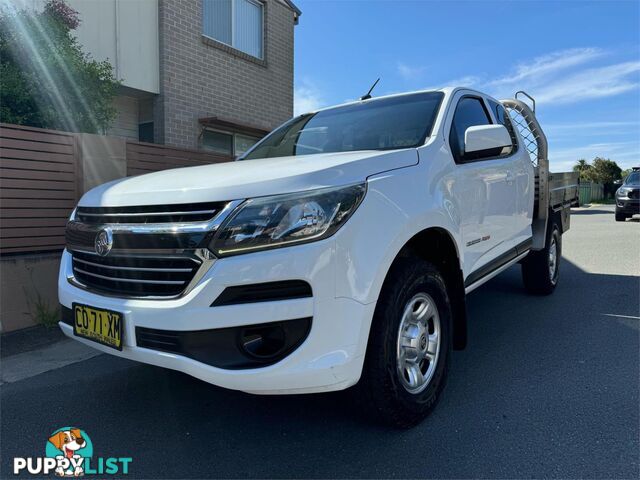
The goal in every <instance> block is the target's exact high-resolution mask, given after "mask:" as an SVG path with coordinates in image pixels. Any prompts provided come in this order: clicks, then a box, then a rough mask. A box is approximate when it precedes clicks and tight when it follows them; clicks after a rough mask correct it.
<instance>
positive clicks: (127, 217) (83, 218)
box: [76, 202, 225, 225]
mask: <svg viewBox="0 0 640 480" xmlns="http://www.w3.org/2000/svg"><path fill="white" fill-rule="evenodd" d="M224 205H225V204H224V203H222V202H213V203H212V202H209V203H189V204H178V205H148V206H137V207H78V210H77V211H76V220H77V221H80V222H82V223H85V224H89V225H91V224H100V225H102V224H117V223H127V224H132V223H133V224H138V223H140V224H146V223H189V222H204V221H207V220H210V219H212V218H213V217H214V216H215V215H216V214H217V213H218V212H219V211H220V210H222V208H223V207H224Z"/></svg>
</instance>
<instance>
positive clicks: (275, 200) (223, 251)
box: [209, 184, 366, 257]
mask: <svg viewBox="0 0 640 480" xmlns="http://www.w3.org/2000/svg"><path fill="white" fill-rule="evenodd" d="M365 192H366V186H365V184H361V185H351V186H349V187H339V188H323V189H319V190H312V191H310V192H301V193H292V194H287V195H274V196H272V197H260V198H252V199H249V200H247V201H246V202H244V203H243V204H242V205H240V206H239V207H238V210H237V211H236V212H234V213H233V214H232V215H231V217H230V218H229V219H228V220H227V221H226V222H225V223H224V224H223V225H222V226H221V227H220V230H219V231H218V233H217V234H216V235H215V237H214V238H213V240H212V241H211V243H210V245H209V249H210V250H211V251H212V252H214V253H215V254H216V255H218V256H220V257H223V256H225V255H236V254H239V253H245V252H252V251H256V250H264V249H267V248H276V247H283V246H286V245H292V244H296V243H304V242H310V241H313V240H320V239H323V238H327V237H329V236H330V235H333V234H334V233H335V232H336V231H337V230H338V229H339V228H340V227H341V226H342V225H343V224H344V223H345V222H346V221H347V220H348V219H349V217H350V216H351V214H352V213H353V212H354V211H355V210H356V208H358V205H360V202H361V201H362V198H363V197H364V194H365Z"/></svg>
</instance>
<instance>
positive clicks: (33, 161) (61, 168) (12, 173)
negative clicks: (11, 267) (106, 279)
mask: <svg viewBox="0 0 640 480" xmlns="http://www.w3.org/2000/svg"><path fill="white" fill-rule="evenodd" d="M79 178H81V175H80V172H79V163H78V152H77V146H76V139H75V136H74V135H73V134H69V133H64V132H55V131H51V130H43V129H39V128H29V127H19V126H16V125H7V124H1V125H0V253H12V252H28V251H34V250H52V249H58V248H60V247H61V246H62V245H64V227H65V224H66V222H67V218H68V217H69V213H70V212H71V210H73V207H74V206H75V204H76V202H77V201H78V197H79V193H80V192H79V189H78V181H79V180H78V179H79Z"/></svg>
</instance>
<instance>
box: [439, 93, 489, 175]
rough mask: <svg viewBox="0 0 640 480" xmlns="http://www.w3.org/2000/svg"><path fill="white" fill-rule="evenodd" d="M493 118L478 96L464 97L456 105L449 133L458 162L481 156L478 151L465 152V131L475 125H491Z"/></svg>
mask: <svg viewBox="0 0 640 480" xmlns="http://www.w3.org/2000/svg"><path fill="white" fill-rule="evenodd" d="M490 124H491V120H490V118H489V115H488V114H487V111H486V110H485V108H484V104H483V103H482V100H480V99H479V98H477V97H463V98H462V99H461V100H460V101H459V102H458V105H457V106H456V111H455V113H454V114H453V123H452V124H451V132H450V133H449V146H450V147H451V153H452V155H453V158H454V160H455V161H456V163H464V162H468V161H471V160H476V159H478V158H480V155H479V154H478V153H476V152H472V153H468V154H466V155H465V153H464V132H466V131H467V128H469V127H473V126H475V125H490Z"/></svg>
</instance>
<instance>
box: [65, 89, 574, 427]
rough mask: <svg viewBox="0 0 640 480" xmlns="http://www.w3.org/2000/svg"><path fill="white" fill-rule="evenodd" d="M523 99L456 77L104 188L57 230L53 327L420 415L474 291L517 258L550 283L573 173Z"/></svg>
mask: <svg viewBox="0 0 640 480" xmlns="http://www.w3.org/2000/svg"><path fill="white" fill-rule="evenodd" d="M516 97H517V95H516ZM534 111H535V104H534V109H533V111H532V110H531V109H530V108H529V107H528V106H527V104H525V103H524V102H522V101H520V100H517V99H511V100H505V101H502V102H499V101H497V100H495V99H493V98H491V97H489V96H487V95H484V94H482V93H480V92H477V91H473V90H469V89H465V88H446V89H442V90H438V91H422V92H415V93H407V94H401V95H392V96H387V97H380V98H375V99H366V100H360V101H356V102H353V103H349V104H345V105H341V106H337V107H333V108H327V109H323V110H319V111H317V112H313V113H309V114H306V115H301V116H299V117H296V118H294V119H292V120H290V121H289V122H287V123H286V124H284V125H283V126H281V127H280V128H278V129H276V130H275V131H273V132H272V133H271V134H269V135H268V136H267V137H265V138H264V139H263V140H262V141H260V142H259V143H258V144H256V145H255V146H254V147H253V148H252V149H251V150H250V151H248V152H247V153H246V154H245V155H244V157H243V158H241V159H240V161H236V162H231V163H226V164H217V165H209V166H199V167H191V168H182V169H177V170H169V171H163V172H157V173H151V174H148V175H142V176H138V177H131V178H125V179H122V180H118V181H115V182H111V183H107V184H105V185H102V186H100V187H97V188H95V189H93V190H91V191H90V192H88V193H86V194H85V195H84V196H83V197H82V199H81V200H80V202H79V205H78V206H77V208H76V210H75V211H74V212H73V214H72V216H71V218H70V219H69V222H68V225H67V231H66V236H67V247H66V250H65V251H64V254H63V256H62V262H61V267H60V277H59V297H60V303H61V305H62V312H63V313H62V320H61V322H60V327H61V328H62V330H63V331H64V333H65V334H66V335H68V336H69V337H71V338H75V339H77V340H79V341H81V342H84V343H86V344H87V345H90V346H92V347H95V348H98V349H100V350H102V351H104V352H107V353H111V354H114V355H117V356H120V357H125V358H128V359H132V360H137V361H140V362H145V363H149V364H153V365H159V366H162V367H166V368H171V369H175V370H180V371H182V372H185V373H188V374H190V375H193V376H194V377H197V378H199V379H202V380H204V381H206V382H210V383H212V384H216V385H220V386H223V387H226V388H231V389H237V390H243V391H246V392H251V393H262V394H267V393H268V394H283V393H310V392H326V391H331V390H340V389H346V388H348V387H351V386H353V385H356V384H358V388H360V389H361V391H362V395H363V396H364V397H365V398H366V401H365V402H363V403H365V404H367V405H368V406H370V407H371V410H372V411H373V412H376V416H377V418H380V419H383V420H385V421H387V422H388V423H390V424H393V425H396V426H399V427H407V426H411V425H414V424H416V423H417V422H419V421H420V420H421V419H423V418H424V417H425V416H426V415H427V414H428V413H429V412H430V411H431V409H432V408H433V407H434V405H435V404H436V402H437V400H438V398H439V397H440V395H441V392H442V390H443V387H444V385H445V379H446V376H447V371H448V369H449V363H450V360H451V351H452V349H461V348H464V346H465V343H466V337H467V335H466V330H467V329H466V323H467V312H466V308H465V296H466V295H467V294H468V293H469V292H471V291H472V290H474V289H475V288H477V287H478V286H480V285H482V284H483V283H484V282H486V281H487V280H489V279H490V278H492V277H493V276H495V275H497V274H498V273H500V272H502V271H503V270H505V269H506V268H508V267H509V266H511V265H513V264H515V263H518V262H519V263H521V265H522V274H523V279H524V285H525V287H526V289H527V290H529V291H530V292H533V293H536V294H549V293H551V292H553V290H554V288H555V287H556V284H557V282H558V274H559V264H560V253H561V238H562V237H561V236H562V234H563V233H564V232H565V231H566V230H567V229H568V228H569V208H568V207H569V206H570V205H571V204H572V203H574V202H575V201H576V198H577V186H576V183H577V179H576V178H575V177H574V176H572V175H571V174H560V175H553V176H552V175H549V173H548V161H547V146H546V140H545V137H544V134H543V132H542V130H541V128H540V126H539V125H538V122H537V121H536V118H535V115H534ZM523 368H525V366H524V365H523Z"/></svg>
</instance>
